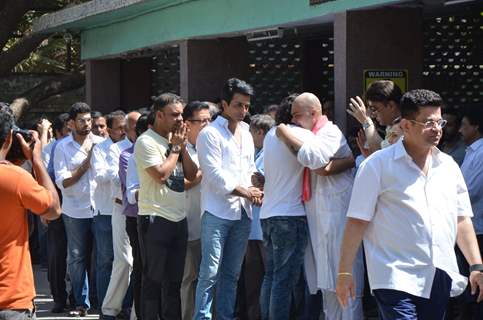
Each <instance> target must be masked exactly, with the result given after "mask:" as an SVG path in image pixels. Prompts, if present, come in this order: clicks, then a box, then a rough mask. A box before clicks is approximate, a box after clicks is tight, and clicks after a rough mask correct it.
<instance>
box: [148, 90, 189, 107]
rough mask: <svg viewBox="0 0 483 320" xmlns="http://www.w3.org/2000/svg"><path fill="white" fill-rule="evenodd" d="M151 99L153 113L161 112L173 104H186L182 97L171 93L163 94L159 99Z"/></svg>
mask: <svg viewBox="0 0 483 320" xmlns="http://www.w3.org/2000/svg"><path fill="white" fill-rule="evenodd" d="M151 99H152V100H153V106H152V109H153V111H160V110H162V109H163V108H164V107H166V106H167V105H169V104H172V103H181V104H183V103H184V102H183V99H181V97H180V96H178V95H176V94H174V93H170V92H166V93H162V94H160V95H159V96H157V97H151Z"/></svg>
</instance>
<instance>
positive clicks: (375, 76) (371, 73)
mask: <svg viewBox="0 0 483 320" xmlns="http://www.w3.org/2000/svg"><path fill="white" fill-rule="evenodd" d="M377 80H391V81H392V82H394V83H395V84H397V85H398V86H399V88H401V91H402V92H403V93H404V92H406V91H407V89H408V71H407V70H364V92H365V91H366V90H367V88H368V87H369V85H370V84H371V83H373V82H374V81H377Z"/></svg>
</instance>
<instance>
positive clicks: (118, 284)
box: [102, 111, 141, 319]
mask: <svg viewBox="0 0 483 320" xmlns="http://www.w3.org/2000/svg"><path fill="white" fill-rule="evenodd" d="M140 116H141V114H140V113H139V112H137V111H132V112H129V113H128V114H127V116H126V137H125V138H124V139H123V140H121V141H119V142H116V143H114V144H112V145H111V146H110V148H109V153H108V155H107V160H106V161H107V162H108V163H109V164H110V168H112V170H109V172H108V175H109V179H110V181H111V187H112V190H111V194H110V196H109V198H110V201H112V202H114V203H113V209H112V244H113V249H114V260H113V262H112V273H111V279H110V281H109V286H108V288H107V292H106V296H105V297H104V302H103V303H102V315H103V319H114V317H116V316H117V315H118V314H119V313H120V312H121V311H122V310H123V309H127V308H129V306H123V301H124V296H125V295H126V292H127V290H128V287H129V276H130V274H131V271H132V265H133V256H132V248H131V245H130V243H129V237H128V235H127V232H126V216H125V215H123V214H122V212H123V209H124V205H123V203H122V191H121V181H120V179H119V155H120V154H121V152H122V151H124V150H126V149H127V148H129V147H131V146H132V144H133V142H134V141H136V122H137V120H138V118H139V117H140ZM125 311H126V312H128V311H129V310H125Z"/></svg>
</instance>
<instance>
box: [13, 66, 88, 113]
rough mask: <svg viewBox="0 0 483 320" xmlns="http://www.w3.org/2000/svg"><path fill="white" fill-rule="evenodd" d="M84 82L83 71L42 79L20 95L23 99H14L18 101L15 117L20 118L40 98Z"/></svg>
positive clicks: (39, 100)
mask: <svg viewBox="0 0 483 320" xmlns="http://www.w3.org/2000/svg"><path fill="white" fill-rule="evenodd" d="M84 83H85V75H84V73H83V72H80V73H73V74H66V75H63V76H60V77H57V78H56V79H52V80H48V81H44V82H42V83H40V84H39V85H37V86H35V87H33V88H32V89H30V90H28V91H27V92H25V93H24V94H22V95H21V98H25V99H26V100H27V101H28V103H27V101H25V100H16V101H18V102H19V103H17V104H16V108H15V110H14V111H15V115H16V118H17V119H20V118H21V116H22V114H23V113H25V112H26V111H27V110H28V109H29V108H30V107H32V106H35V105H37V104H38V103H39V102H41V101H42V100H45V99H47V98H49V97H51V96H53V95H56V94H59V93H62V92H66V91H70V90H74V89H78V88H80V87H82V86H83V85H84Z"/></svg>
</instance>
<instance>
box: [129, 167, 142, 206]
mask: <svg viewBox="0 0 483 320" xmlns="http://www.w3.org/2000/svg"><path fill="white" fill-rule="evenodd" d="M136 192H139V176H138V170H137V165H136V158H135V157H130V158H129V160H128V161H127V174H126V197H127V201H128V202H129V203H130V204H135V205H136V208H137V203H138V201H137V200H136Z"/></svg>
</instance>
